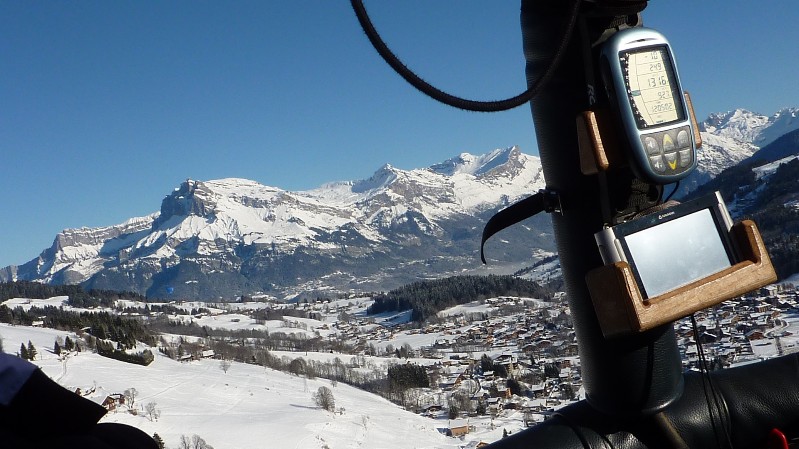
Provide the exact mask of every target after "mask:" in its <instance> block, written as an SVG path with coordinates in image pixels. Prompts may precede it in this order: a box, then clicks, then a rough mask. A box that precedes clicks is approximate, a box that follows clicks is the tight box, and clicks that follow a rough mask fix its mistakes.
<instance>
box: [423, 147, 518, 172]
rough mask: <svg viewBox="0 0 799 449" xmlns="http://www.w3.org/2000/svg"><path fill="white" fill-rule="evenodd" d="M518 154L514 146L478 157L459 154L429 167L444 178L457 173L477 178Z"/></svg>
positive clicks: (511, 159)
mask: <svg viewBox="0 0 799 449" xmlns="http://www.w3.org/2000/svg"><path fill="white" fill-rule="evenodd" d="M520 154H521V151H520V150H519V147H516V146H513V147H508V148H498V149H496V150H494V151H491V152H489V153H486V154H482V155H478V156H475V155H473V154H470V153H461V154H460V155H459V156H457V157H454V158H452V159H448V160H446V161H444V162H442V163H440V164H435V165H433V166H431V167H430V170H431V171H433V172H435V173H438V174H441V175H445V176H453V175H455V174H458V173H465V174H470V175H475V176H479V175H482V174H485V173H488V172H490V171H491V170H493V169H495V168H497V167H500V166H502V165H505V164H507V163H508V162H510V161H513V160H515V159H517V158H518V157H519V155H520Z"/></svg>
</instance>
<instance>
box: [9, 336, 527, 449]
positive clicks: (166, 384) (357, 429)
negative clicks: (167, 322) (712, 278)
mask: <svg viewBox="0 0 799 449" xmlns="http://www.w3.org/2000/svg"><path fill="white" fill-rule="evenodd" d="M68 335H70V333H68V332H62V331H56V330H53V329H41V328H30V327H21V326H10V325H6V324H0V336H2V338H3V346H4V348H5V350H6V352H9V353H14V352H16V351H17V350H18V348H19V346H20V344H22V343H24V344H26V345H27V342H28V341H29V340H30V341H31V342H32V343H33V345H34V346H35V347H36V348H37V350H38V353H39V355H38V357H37V358H38V359H37V360H36V364H37V365H39V366H40V367H41V368H42V370H43V371H44V372H45V373H46V374H47V375H48V376H50V377H51V378H53V379H54V380H56V381H57V382H58V383H59V384H61V385H63V386H65V387H68V388H70V389H75V388H81V389H82V390H83V391H87V390H91V389H92V388H94V389H95V393H94V394H92V395H91V396H90V398H91V399H93V400H95V401H102V400H103V399H104V398H105V396H106V395H108V394H112V393H123V392H124V391H125V390H126V389H129V388H135V389H136V390H137V391H138V396H137V398H136V401H135V404H134V408H135V409H137V410H138V413H139V414H138V415H137V416H134V415H132V414H130V413H129V412H128V411H127V406H122V407H121V408H120V410H118V411H117V412H110V413H109V414H108V415H106V417H104V418H103V421H108V422H120V423H125V424H129V425H132V426H135V427H138V428H140V429H142V430H143V431H145V432H147V433H148V434H150V435H152V434H153V433H158V434H159V435H160V436H161V437H162V438H163V439H164V441H165V442H166V445H167V447H170V448H175V447H177V445H178V443H179V441H180V437H181V435H186V436H188V437H191V436H192V435H194V434H197V435H199V436H200V437H202V438H203V439H204V440H205V441H206V442H207V443H208V444H210V445H212V446H213V447H214V448H215V449H226V448H229V449H249V448H253V449H255V448H297V449H311V448H314V449H315V448H319V449H323V448H328V449H338V448H361V447H363V448H370V449H379V448H388V449H391V448H397V449H399V448H402V449H412V448H442V449H447V448H452V449H455V448H460V447H463V446H464V445H466V444H468V443H469V442H471V441H475V442H476V441H486V442H491V441H495V440H498V439H499V438H501V437H502V433H503V429H507V430H508V431H512V432H516V431H518V430H519V425H520V422H519V420H518V419H508V420H507V421H503V420H501V419H498V420H495V421H494V423H493V426H492V425H491V423H490V422H486V421H481V422H479V423H477V422H475V423H472V424H473V425H476V429H475V432H473V433H471V434H469V435H467V436H466V437H465V439H458V438H451V437H447V436H445V435H444V434H443V433H442V431H443V430H444V429H445V428H446V427H447V426H448V421H447V420H446V419H431V418H426V417H422V416H419V415H416V414H414V413H411V412H408V411H405V410H403V409H402V408H400V407H399V406H397V405H395V404H392V403H391V402H388V401H387V400H385V399H383V398H380V397H378V396H376V395H373V394H370V393H367V392H364V391H362V390H359V389H356V388H353V387H350V386H348V385H345V384H342V383H338V384H337V385H336V386H333V385H332V384H331V382H330V381H328V380H326V379H305V378H301V377H296V376H291V375H289V374H285V373H283V372H279V371H274V370H271V369H264V368H262V367H258V366H254V365H246V364H238V363H235V362H234V363H233V365H232V366H231V367H230V369H229V370H228V371H227V372H224V371H223V370H222V369H221V367H220V363H219V361H218V360H200V361H194V362H190V363H180V362H176V361H173V360H171V359H169V358H167V357H164V356H162V355H161V354H156V358H155V361H154V362H153V363H152V364H150V365H149V366H146V367H144V366H139V365H132V364H127V363H122V362H118V361H115V360H111V359H108V358H104V357H101V356H99V355H97V354H91V353H87V352H84V353H79V354H73V355H71V356H70V357H68V358H67V359H66V360H64V361H62V360H59V358H58V357H56V356H55V355H54V354H53V353H52V352H51V351H52V348H53V343H54V342H55V340H56V338H57V337H58V336H61V337H62V338H63V337H66V336H68ZM73 338H74V336H73ZM321 386H326V387H328V388H330V390H331V391H332V392H333V396H334V398H335V405H336V409H337V410H342V411H341V412H340V413H339V412H337V413H331V412H328V411H325V410H322V409H321V408H319V407H318V406H317V405H316V404H315V403H314V401H313V399H312V395H313V393H315V392H316V391H317V390H318V389H319V387H321ZM148 403H155V404H156V408H157V409H158V410H160V412H161V416H160V418H159V419H158V420H156V421H151V420H150V419H149V418H148V417H147V416H145V413H144V412H143V407H145V406H146V404H148ZM492 427H493V429H492Z"/></svg>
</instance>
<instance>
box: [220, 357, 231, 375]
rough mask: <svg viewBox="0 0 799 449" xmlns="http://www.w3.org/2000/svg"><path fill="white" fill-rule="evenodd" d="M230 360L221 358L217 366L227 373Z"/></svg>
mask: <svg viewBox="0 0 799 449" xmlns="http://www.w3.org/2000/svg"><path fill="white" fill-rule="evenodd" d="M230 365H231V363H230V360H227V359H222V360H220V361H219V368H220V369H221V370H222V371H224V372H225V374H227V370H229V369H230Z"/></svg>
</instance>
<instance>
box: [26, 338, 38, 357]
mask: <svg viewBox="0 0 799 449" xmlns="http://www.w3.org/2000/svg"><path fill="white" fill-rule="evenodd" d="M36 354H38V351H36V348H35V347H34V346H33V343H31V341H30V340H28V360H36Z"/></svg>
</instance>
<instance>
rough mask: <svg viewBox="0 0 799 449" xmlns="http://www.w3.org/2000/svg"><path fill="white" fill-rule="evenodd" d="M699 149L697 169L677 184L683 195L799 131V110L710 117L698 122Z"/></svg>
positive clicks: (722, 114)
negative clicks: (700, 141)
mask: <svg viewBox="0 0 799 449" xmlns="http://www.w3.org/2000/svg"><path fill="white" fill-rule="evenodd" d="M699 128H700V134H701V136H702V147H701V148H699V149H698V150H697V155H696V159H697V169H696V171H694V172H693V173H691V175H689V176H688V177H687V178H686V179H683V180H682V181H681V183H680V193H681V195H685V194H687V193H689V192H691V191H693V190H695V189H696V188H698V187H699V186H700V185H702V184H704V183H706V182H708V181H710V180H711V179H713V178H715V177H716V176H718V175H719V173H721V172H722V171H723V170H724V169H726V168H728V167H732V166H734V165H736V164H738V163H740V162H742V161H744V160H746V159H748V158H749V157H751V156H752V155H754V154H755V153H756V152H757V151H758V150H759V149H760V148H763V147H765V146H767V145H769V144H771V143H772V142H773V141H775V140H776V139H778V138H779V137H781V136H783V135H785V134H787V133H790V132H792V131H795V130H797V129H799V108H785V109H782V110H780V111H778V112H777V113H775V114H774V115H772V116H771V117H768V116H765V115H761V114H756V113H754V112H750V111H747V110H744V109H736V110H734V111H729V112H724V113H716V114H711V115H710V116H709V117H708V118H707V119H706V120H705V121H704V122H702V123H700V125H699Z"/></svg>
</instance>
